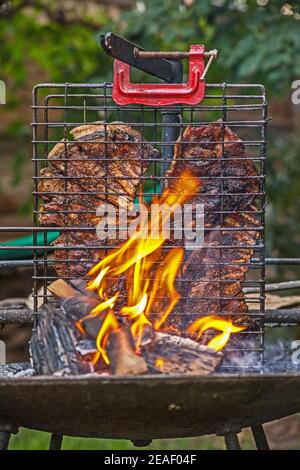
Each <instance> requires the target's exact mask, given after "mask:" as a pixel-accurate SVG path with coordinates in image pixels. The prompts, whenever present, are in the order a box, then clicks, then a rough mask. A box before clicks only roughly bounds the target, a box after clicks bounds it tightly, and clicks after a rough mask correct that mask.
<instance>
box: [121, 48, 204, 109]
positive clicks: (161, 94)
mask: <svg viewBox="0 0 300 470" xmlns="http://www.w3.org/2000/svg"><path fill="white" fill-rule="evenodd" d="M204 69H205V64H204V46H203V45H195V46H191V48H190V51H189V79H188V82H187V83H180V84H178V83H173V84H164V83H154V84H144V83H132V82H131V81H130V65H129V64H125V63H124V62H121V61H120V60H115V61H114V83H113V99H114V101H115V102H116V103H117V104H119V105H125V104H133V103H134V104H145V105H152V106H169V105H175V104H190V105H196V104H198V103H199V102H200V101H202V99H203V98H204V94H205V81H204V80H203V79H201V77H202V75H203V74H204Z"/></svg>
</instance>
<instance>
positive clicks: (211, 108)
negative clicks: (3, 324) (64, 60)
mask: <svg viewBox="0 0 300 470" xmlns="http://www.w3.org/2000/svg"><path fill="white" fill-rule="evenodd" d="M266 106H267V105H266V97H265V93H264V89H263V87H261V86H259V85H248V86H245V85H232V84H226V83H223V84H212V85H211V84H210V85H207V92H206V97H205V100H204V101H203V102H202V103H201V104H200V105H198V106H193V107H192V106H182V107H181V108H180V109H179V108H178V107H177V108H176V107H175V108H174V107H173V108H168V110H167V111H166V110H165V108H163V107H151V106H147V107H146V106H143V105H133V106H126V107H122V106H117V105H116V104H115V103H114V101H113V100H112V85H110V84H91V85H87V84H82V85H80V84H79V85H78V84H76V85H75V84H58V85H53V84H52V85H50V86H49V85H39V86H37V87H36V88H35V92H34V104H33V112H34V122H33V129H34V136H33V146H34V154H33V165H34V193H33V194H34V226H35V228H34V237H35V242H34V245H37V234H38V233H40V234H41V235H40V236H41V237H42V240H43V242H44V245H43V246H40V247H39V253H38V252H37V250H34V276H33V279H34V299H35V312H37V306H38V305H39V304H40V302H41V301H42V302H49V301H53V299H52V298H51V297H50V296H49V291H48V289H47V287H48V285H49V283H51V282H53V281H54V280H55V279H57V278H58V277H61V276H58V275H57V274H56V272H55V270H53V264H54V265H56V266H57V263H58V264H59V265H60V268H61V269H63V271H64V276H62V277H63V278H64V279H66V280H67V281H68V280H70V279H72V278H74V273H75V277H81V276H82V274H83V273H84V272H86V271H87V270H88V267H91V266H92V265H93V264H94V263H95V256H94V253H95V252H96V251H97V246H95V245H91V244H90V245H87V246H82V244H80V243H74V241H71V240H70V236H71V235H70V234H72V233H73V234H74V233H77V234H82V233H84V232H89V233H94V232H95V227H93V226H92V227H91V225H90V224H89V225H84V224H79V225H77V224H76V226H71V227H70V226H68V225H69V224H70V220H71V219H70V218H71V217H73V216H74V215H75V214H76V220H77V219H80V217H81V216H82V215H83V213H81V212H80V210H75V212H74V209H70V208H68V207H61V209H60V210H58V211H56V213H57V214H60V215H62V217H60V219H61V220H62V221H64V219H65V221H66V223H65V225H61V226H58V227H57V226H56V227H53V228H47V229H46V228H43V227H40V226H39V216H40V215H41V213H42V214H43V215H45V214H46V215H50V214H51V211H48V212H47V211H45V210H43V212H41V210H40V208H39V205H40V201H41V197H42V198H45V196H47V197H61V196H63V197H64V196H66V195H68V194H69V188H70V186H69V185H72V182H73V180H74V179H75V180H77V181H80V182H81V181H86V180H88V179H94V178H96V179H97V177H95V176H91V177H90V176H84V175H79V177H77V176H76V177H74V176H73V177H72V176H62V177H60V178H61V181H62V183H63V191H60V192H53V191H39V190H38V187H39V183H40V182H41V180H43V187H46V185H45V180H47V182H48V181H49V180H51V179H56V180H57V177H55V176H50V177H49V176H47V177H43V176H40V170H41V168H43V167H45V166H47V165H48V164H49V160H48V154H49V152H50V150H51V148H52V147H53V145H55V144H57V143H58V142H59V141H60V140H61V137H62V136H63V138H65V139H67V138H68V136H69V132H70V130H71V129H73V128H74V127H75V126H78V125H82V124H85V123H90V122H94V121H95V120H97V116H98V119H99V115H100V117H101V118H102V119H103V118H104V120H105V122H107V123H110V122H114V121H121V122H125V123H126V124H128V125H129V126H131V127H133V128H135V129H138V130H139V131H140V133H141V135H142V137H143V139H145V141H147V142H148V143H150V144H151V145H153V146H154V147H155V148H157V149H158V150H159V151H160V156H159V157H156V158H150V160H149V159H148V160H147V161H146V160H144V161H143V163H142V172H141V173H142V174H141V176H140V177H139V178H140V180H141V182H142V187H141V189H140V191H139V196H141V197H142V198H143V199H147V198H149V191H148V192H146V191H145V187H146V188H147V187H148V188H150V189H151V191H153V193H154V194H157V195H161V194H162V191H163V188H164V187H165V186H166V185H167V183H168V181H167V180H168V179H175V177H172V176H169V177H168V176H167V177H166V176H165V172H166V169H167V168H169V166H170V165H171V162H172V158H173V148H174V144H175V141H176V139H177V137H178V136H179V135H180V134H182V132H183V129H185V128H186V127H187V126H189V125H192V126H209V125H211V122H212V121H218V120H220V124H219V125H220V127H221V128H222V132H224V130H223V129H225V126H229V127H230V128H231V129H233V130H234V132H236V133H237V134H238V135H239V136H241V138H242V139H243V142H244V144H245V146H246V151H247V160H248V161H252V162H254V163H255V166H256V168H257V176H253V177H250V178H253V179H255V180H256V181H258V183H259V187H258V190H257V191H255V192H254V193H247V194H243V193H234V192H231V193H228V191H227V192H225V190H224V189H223V186H225V184H226V183H227V185H228V182H229V181H230V182H234V180H239V181H241V180H249V177H248V176H247V177H245V176H241V177H236V176H226V175H221V176H216V177H213V178H212V177H211V176H207V177H205V176H204V177H203V179H204V180H205V179H206V180H211V179H213V180H214V181H218V183H219V186H220V193H219V195H218V198H219V201H220V204H218V205H219V208H218V210H217V211H213V214H217V215H218V216H219V218H220V221H221V224H222V223H223V218H224V217H226V215H228V213H229V214H230V213H232V211H230V210H228V209H227V210H226V208H224V206H225V205H226V203H225V202H224V200H225V197H228V196H229V197H232V198H234V197H244V196H247V197H248V196H253V198H255V201H256V206H257V212H256V215H257V216H258V217H259V225H258V226H257V225H255V226H250V227H248V228H247V232H250V233H251V232H255V231H256V232H257V233H259V237H258V238H257V240H256V243H255V245H254V247H252V246H251V245H249V243H248V244H247V243H240V244H239V248H242V249H251V248H254V255H253V257H252V259H251V260H250V262H249V263H247V278H246V280H245V281H244V283H243V284H244V289H245V291H246V292H252V291H253V292H254V293H252V294H251V296H250V295H248V297H246V299H247V302H248V304H249V316H250V317H251V320H253V321H252V323H253V327H252V328H250V329H247V331H245V332H244V333H243V332H242V333H241V334H240V335H245V334H246V335H247V337H248V338H250V339H251V341H248V342H247V345H248V347H247V352H248V353H249V352H251V353H252V354H255V355H256V356H257V357H256V360H255V361H253V362H255V363H256V364H255V365H252V366H247V365H243V364H241V365H239V366H238V369H242V368H246V369H248V370H249V371H250V370H253V371H258V372H261V370H262V352H263V332H264V328H263V315H264V280H265V273H264V266H265V262H264V207H265V186H264V178H265V171H264V165H265V154H266V138H265V133H266V124H267V117H266ZM245 113H246V117H243V115H244V116H245ZM166 118H167V119H166ZM166 121H167V122H166ZM57 135H58V136H59V137H58V138H57ZM170 136H171V139H172V140H170ZM94 143H99V138H98V139H97V140H90V141H89V142H88V143H85V145H93V144H94ZM101 143H103V145H107V146H108V145H111V141H110V140H108V138H107V136H104V138H103V140H102V141H101ZM123 143H124V142H122V141H120V142H119V143H118V144H119V145H122V144H123ZM118 144H117V145H118ZM212 144H213V145H214V144H220V145H221V146H222V152H224V154H225V152H226V142H225V140H224V139H223V140H221V141H213V142H212ZM132 145H135V144H134V143H133V144H132ZM243 158H244V157H243ZM95 160H96V161H97V162H99V159H97V158H95ZM117 160H118V159H117ZM239 160H242V158H241V157H235V156H233V157H229V158H228V161H234V162H237V161H239ZM58 161H59V163H60V162H65V163H66V165H68V158H67V148H66V155H63V156H62V157H60V159H59V160H58ZM79 161H82V162H83V164H84V162H85V161H86V160H84V159H82V160H81V159H80V158H79ZM105 164H107V165H108V162H104V165H105ZM147 167H148V168H150V172H149V170H148V173H150V174H148V175H147V171H146V169H147ZM221 171H222V170H221ZM66 172H68V170H67V169H66ZM105 173H106V174H105V175H104V178H105V177H106V178H107V172H105ZM145 173H146V174H145ZM109 178H110V182H111V184H113V182H114V181H117V182H120V181H126V180H130V179H131V178H130V177H129V176H126V175H122V176H121V177H119V176H116V177H111V176H110V177H109ZM100 179H103V177H102V176H101V177H100ZM229 184H230V183H229ZM143 188H144V189H143ZM91 194H93V195H96V196H97V197H99V198H103V200H104V201H106V202H108V198H109V196H110V195H111V194H112V193H111V191H110V188H109V185H108V184H106V185H105V189H104V191H102V192H101V191H93V192H92V193H91V192H87V191H84V190H81V191H75V192H74V193H72V196H74V197H76V196H80V197H81V198H82V200H85V198H88V197H89V196H90V195H91ZM114 195H116V196H119V197H125V196H126V194H125V192H124V190H123V191H122V190H120V191H119V192H117V193H114ZM212 197H213V198H215V195H213V196H208V197H207V200H208V202H209V201H210V200H211V199H212ZM86 211H88V212H90V213H92V214H94V213H95V210H93V209H90V210H89V209H85V210H84V213H86ZM235 212H236V213H239V212H240V213H241V212H243V213H245V212H246V213H250V214H251V213H252V209H251V208H247V209H246V210H245V211H244V210H243V211H241V210H240V211H235ZM71 224H72V225H73V223H71ZM49 230H50V231H55V232H57V231H59V232H60V233H61V234H65V238H64V241H65V243H62V244H60V245H59V246H58V248H57V250H61V251H63V253H64V254H63V256H59V260H58V261H57V260H56V261H53V259H51V258H50V259H49V251H50V250H53V247H51V246H50V247H49V246H48V245H47V236H49V235H48V234H49ZM108 230H109V228H108ZM217 230H218V227H217V226H216V225H215V226H213V227H212V229H211V233H212V232H213V231H217ZM244 230H245V229H244ZM230 231H231V232H232V231H234V233H237V232H236V228H235V227H234V226H233V225H232V224H229V226H228V227H226V228H225V229H224V232H225V234H226V232H227V233H229V232H230ZM239 231H240V232H241V233H242V232H243V228H241V229H239V230H238V232H239ZM182 243H183V241H182ZM118 245H119V243H118V241H117V240H116V241H115V242H113V243H112V244H110V246H107V247H106V249H105V254H109V252H110V250H111V249H113V248H116V247H117V246H118ZM170 248H171V245H170V244H168V243H166V244H165V245H164V250H165V251H166V252H167V251H168V250H169V249H170ZM197 248H200V247H199V246H197V245H196V246H195V247H194V249H197ZM234 248H235V245H233V244H228V243H227V244H224V243H222V241H220V243H219V245H218V246H217V247H214V248H213V249H212V251H213V252H214V251H216V250H220V251H221V254H220V255H218V258H221V259H222V250H223V257H224V259H226V253H229V252H230V251H231V250H232V249H234ZM82 249H84V257H83V258H84V261H83V260H82V257H78V258H79V259H74V258H75V257H76V252H77V251H78V250H82ZM40 250H42V251H43V254H42V256H41V252H40ZM212 257H213V256H212ZM211 262H212V263H213V260H212V261H211ZM221 263H222V261H221ZM82 264H83V268H82ZM182 264H183V263H182ZM219 264H220V261H219V260H218V265H219ZM226 264H227V265H228V262H226V261H224V262H223V265H225V266H226ZM234 264H236V263H233V265H234ZM62 265H64V266H65V268H62ZM199 276H200V274H199ZM179 277H180V276H179ZM182 277H183V276H182ZM227 277H228V276H227ZM197 280H198V279H197ZM200 280H201V278H199V281H200ZM230 281H231V279H230V278H229V280H224V275H223V278H222V271H221V272H220V275H219V276H218V278H217V279H216V280H214V284H215V289H214V291H215V292H214V294H213V297H214V299H212V298H205V297H204V298H203V297H202V298H199V301H205V300H207V301H211V300H216V301H217V302H218V303H222V300H223V301H225V302H226V300H228V296H226V293H224V291H225V287H226V282H227V284H228V282H230ZM183 282H185V283H186V284H187V283H188V282H189V281H183ZM41 287H42V289H41ZM185 287H186V286H184V287H183V289H182V292H183V293H184V291H185V290H186V289H185ZM246 296H247V294H246ZM184 297H185V295H184V294H183V299H184ZM184 313H185V314H186V315H189V314H191V313H192V312H189V311H187V312H184ZM206 314H209V312H206ZM221 314H222V315H224V316H226V315H229V314H231V315H232V312H228V311H226V309H225V308H224V309H223V311H222V312H221ZM238 343H239V344H240V345H241V344H242V343H243V341H239V342H238ZM238 343H237V346H236V348H235V349H239V348H241V346H239V345H238ZM230 352H233V349H229V350H228V353H230ZM245 352H246V351H245ZM227 368H228V369H232V368H233V369H235V370H236V369H237V366H230V365H228V366H227Z"/></svg>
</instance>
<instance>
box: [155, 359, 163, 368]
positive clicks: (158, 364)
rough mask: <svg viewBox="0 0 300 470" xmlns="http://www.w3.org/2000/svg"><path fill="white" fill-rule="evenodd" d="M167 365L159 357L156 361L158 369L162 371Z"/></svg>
mask: <svg viewBox="0 0 300 470" xmlns="http://www.w3.org/2000/svg"><path fill="white" fill-rule="evenodd" d="M164 365H165V361H164V359H163V358H162V357H158V358H157V359H156V360H155V366H156V367H157V368H158V369H162V368H163V366H164Z"/></svg>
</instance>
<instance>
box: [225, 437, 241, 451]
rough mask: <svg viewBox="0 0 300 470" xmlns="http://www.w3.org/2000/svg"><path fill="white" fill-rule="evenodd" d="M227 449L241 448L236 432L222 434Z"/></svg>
mask: <svg viewBox="0 0 300 470" xmlns="http://www.w3.org/2000/svg"><path fill="white" fill-rule="evenodd" d="M224 439H225V444H226V448H227V450H241V446H240V443H239V438H238V435H237V434H234V433H228V434H225V435H224Z"/></svg>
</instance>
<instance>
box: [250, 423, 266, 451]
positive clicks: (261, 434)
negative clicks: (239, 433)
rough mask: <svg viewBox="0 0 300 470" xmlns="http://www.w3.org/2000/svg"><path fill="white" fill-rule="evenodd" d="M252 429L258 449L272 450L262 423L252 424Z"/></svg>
mask: <svg viewBox="0 0 300 470" xmlns="http://www.w3.org/2000/svg"><path fill="white" fill-rule="evenodd" d="M251 431H252V434H253V438H254V441H255V444H256V447H257V449H258V450H270V447H269V443H268V440H267V436H266V434H265V431H264V428H263V426H262V425H258V426H252V427H251Z"/></svg>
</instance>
